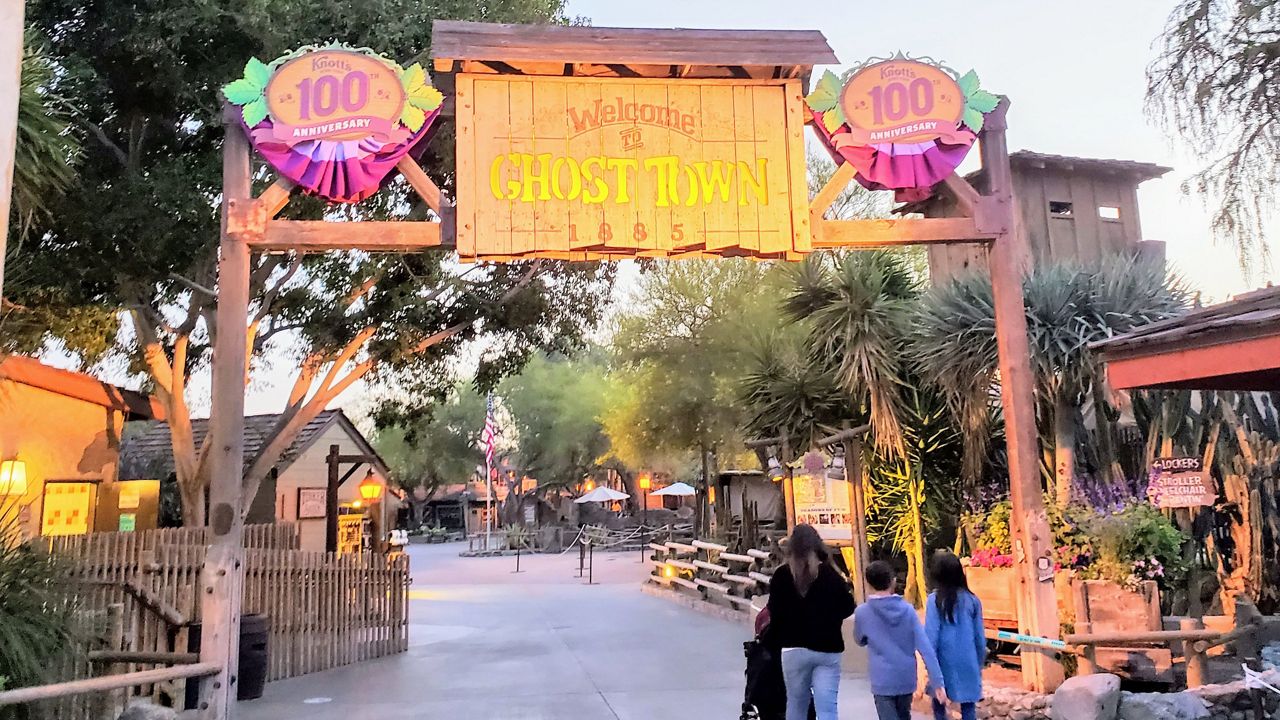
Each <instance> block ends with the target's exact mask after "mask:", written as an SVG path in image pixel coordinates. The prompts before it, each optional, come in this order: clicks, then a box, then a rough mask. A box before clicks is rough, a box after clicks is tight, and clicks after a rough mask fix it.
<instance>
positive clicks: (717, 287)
mask: <svg viewBox="0 0 1280 720" xmlns="http://www.w3.org/2000/svg"><path fill="white" fill-rule="evenodd" d="M776 283H777V275H776V274H775V272H774V271H772V270H771V269H770V268H769V266H767V265H764V264H760V263H754V262H751V261H748V260H715V261H702V260H698V261H688V262H679V263H662V264H658V265H655V266H653V267H652V268H650V269H648V270H647V271H646V272H645V274H644V275H642V276H641V280H640V288H639V290H638V291H637V293H636V297H634V298H632V300H631V301H630V302H629V303H628V304H627V305H628V309H627V311H625V312H624V314H623V315H621V317H620V318H619V319H618V328H617V332H616V333H615V334H614V337H613V343H612V344H613V347H614V349H615V352H616V357H617V361H618V365H619V366H620V367H619V372H618V374H617V377H618V378H619V382H620V383H621V384H623V385H628V386H630V387H631V388H632V391H631V393H632V394H630V395H624V396H622V397H621V398H619V399H620V400H622V404H621V405H619V406H617V407H614V408H611V411H610V413H609V415H608V419H607V423H608V424H609V426H610V427H611V428H614V429H615V430H614V431H612V432H611V436H613V437H615V438H617V435H618V434H619V433H631V434H633V437H632V438H631V439H629V440H627V441H626V444H625V447H627V448H628V450H629V452H628V454H630V455H631V456H632V457H631V459H632V460H633V461H642V462H644V464H648V461H649V460H651V459H654V458H656V457H658V456H664V457H669V456H670V455H672V454H676V453H680V452H685V451H688V450H691V449H703V450H712V449H716V448H730V449H731V450H732V449H736V448H739V447H741V445H740V444H739V441H740V436H739V428H741V427H742V425H743V407H742V405H741V403H740V401H739V397H738V382H739V380H740V379H741V377H742V376H743V375H744V374H745V372H746V361H747V352H746V347H745V345H746V343H745V342H744V341H745V339H746V338H749V337H751V336H752V335H753V334H754V332H755V329H757V328H767V327H770V326H772V325H774V324H776V318H777V311H776V309H775V308H774V306H773V302H774V301H773V297H774V294H775V290H776V287H777V285H776Z"/></svg>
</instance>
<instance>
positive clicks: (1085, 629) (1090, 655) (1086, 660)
mask: <svg viewBox="0 0 1280 720" xmlns="http://www.w3.org/2000/svg"><path fill="white" fill-rule="evenodd" d="M1076 632H1077V633H1079V634H1081V635H1092V634H1093V623H1091V622H1078V623H1076ZM1023 651H1024V652H1025V651H1026V646H1023ZM1076 670H1077V672H1076V674H1077V675H1093V674H1094V673H1096V672H1098V646H1097V645H1094V644H1093V643H1089V644H1087V645H1082V646H1081V650H1080V656H1079V661H1078V662H1077V664H1076Z"/></svg>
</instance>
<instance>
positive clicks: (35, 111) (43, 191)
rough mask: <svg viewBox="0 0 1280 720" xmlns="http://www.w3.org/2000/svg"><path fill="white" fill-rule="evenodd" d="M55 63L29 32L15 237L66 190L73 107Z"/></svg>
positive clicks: (76, 149) (75, 149)
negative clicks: (61, 90)
mask: <svg viewBox="0 0 1280 720" xmlns="http://www.w3.org/2000/svg"><path fill="white" fill-rule="evenodd" d="M54 76H55V73H54V67H53V64H52V63H51V62H50V61H49V59H48V58H47V57H46V56H45V55H44V53H43V51H42V50H41V47H40V45H39V44H38V43H36V42H35V41H34V40H33V38H32V37H31V36H30V35H28V38H27V50H26V53H25V54H24V55H23V58H22V80H21V83H20V87H19V90H18V138H17V147H16V149H15V154H14V167H13V213H14V215H15V216H16V217H17V220H18V223H17V226H16V229H17V231H18V234H19V236H21V235H22V234H24V233H25V232H26V231H27V229H29V228H30V226H31V222H32V220H34V219H35V218H36V217H37V216H39V215H40V214H42V213H46V212H47V211H48V202H49V200H51V199H52V198H54V197H56V196H57V195H59V194H61V193H62V192H63V191H65V190H66V188H67V186H68V185H69V184H70V182H71V178H72V175H73V173H74V167H73V165H74V162H75V159H76V158H77V156H78V155H79V153H80V144H79V142H78V141H77V139H76V137H75V136H74V135H73V134H72V133H71V129H70V128H71V119H72V106H71V103H70V102H68V101H67V99H66V98H64V97H62V96H61V95H59V94H58V93H57V92H56V90H55V87H54V82H53V80H54Z"/></svg>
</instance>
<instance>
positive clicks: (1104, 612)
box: [1073, 580, 1174, 684]
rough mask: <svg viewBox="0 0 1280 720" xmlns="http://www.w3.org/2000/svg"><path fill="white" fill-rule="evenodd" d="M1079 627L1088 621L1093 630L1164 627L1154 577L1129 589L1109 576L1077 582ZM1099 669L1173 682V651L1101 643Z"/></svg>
mask: <svg viewBox="0 0 1280 720" xmlns="http://www.w3.org/2000/svg"><path fill="white" fill-rule="evenodd" d="M1073 587H1074V593H1073V594H1074V596H1075V598H1074V599H1075V611H1076V631H1077V632H1079V631H1080V628H1081V625H1082V624H1083V623H1085V622H1088V623H1089V624H1090V627H1089V631H1090V632H1091V633H1093V634H1102V633H1111V632H1135V631H1141V630H1162V629H1163V627H1164V621H1163V619H1162V618H1161V616H1160V589H1159V587H1158V586H1157V585H1156V583H1155V581H1153V580H1146V581H1143V582H1141V583H1139V585H1138V587H1137V589H1130V588H1127V587H1124V586H1123V585H1119V584H1117V583H1113V582H1109V581H1106V580H1084V581H1080V582H1076V583H1074V586H1073ZM1097 660H1098V670H1099V671H1101V672H1109V673H1113V674H1115V675H1119V676H1120V677H1122V678H1127V679H1130V680H1139V681H1144V682H1157V683H1167V684H1172V683H1173V682H1174V676H1173V653H1172V652H1171V651H1170V649H1169V646H1168V645H1163V646H1159V647H1155V646H1142V645H1133V646H1123V647H1113V646H1109V645H1108V646H1098V649H1097Z"/></svg>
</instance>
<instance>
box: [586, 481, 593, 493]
mask: <svg viewBox="0 0 1280 720" xmlns="http://www.w3.org/2000/svg"><path fill="white" fill-rule="evenodd" d="M585 487H586V488H587V492H591V491H592V490H595V489H596V484H595V482H594V481H592V480H588V481H587V484H586V486H585Z"/></svg>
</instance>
